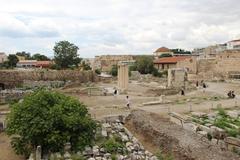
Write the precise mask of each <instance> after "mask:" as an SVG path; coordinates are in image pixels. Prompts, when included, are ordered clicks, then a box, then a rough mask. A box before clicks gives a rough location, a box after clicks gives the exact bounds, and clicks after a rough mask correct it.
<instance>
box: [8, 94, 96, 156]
mask: <svg viewBox="0 0 240 160" xmlns="http://www.w3.org/2000/svg"><path fill="white" fill-rule="evenodd" d="M7 123H8V126H7V133H8V135H10V136H13V137H14V138H12V146H13V148H14V150H15V151H16V153H18V154H22V155H26V156H27V155H28V154H29V153H30V152H31V150H32V149H34V148H36V146H38V145H41V146H42V148H43V149H44V150H43V151H44V152H49V151H50V152H59V151H62V150H63V147H64V144H65V143H67V142H70V143H71V145H72V149H73V150H74V151H76V150H81V149H83V148H84V147H85V145H87V144H89V143H91V142H92V139H93V137H94V132H95V128H96V123H95V121H93V120H92V119H91V117H90V116H89V114H88V111H87V108H86V106H85V105H83V104H82V103H80V102H79V101H78V100H76V99H74V98H71V97H68V96H65V95H63V94H60V93H57V92H51V91H47V90H38V91H36V92H34V93H32V94H31V95H29V96H26V97H25V98H24V99H23V101H22V102H21V103H15V104H13V105H12V106H11V112H10V114H9V115H8V117H7Z"/></svg>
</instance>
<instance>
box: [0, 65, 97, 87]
mask: <svg viewBox="0 0 240 160" xmlns="http://www.w3.org/2000/svg"><path fill="white" fill-rule="evenodd" d="M26 80H27V81H76V82H81V83H86V82H95V81H98V78H97V76H95V73H94V72H92V71H78V70H43V69H39V70H0V84H1V86H4V88H14V87H18V86H22V85H23V83H24V81H26ZM2 88H3V87H2Z"/></svg>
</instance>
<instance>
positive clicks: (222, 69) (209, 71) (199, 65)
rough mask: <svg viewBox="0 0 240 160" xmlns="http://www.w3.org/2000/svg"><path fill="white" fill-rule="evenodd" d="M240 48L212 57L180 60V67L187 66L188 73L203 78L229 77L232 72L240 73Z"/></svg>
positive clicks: (178, 65)
mask: <svg viewBox="0 0 240 160" xmlns="http://www.w3.org/2000/svg"><path fill="white" fill-rule="evenodd" d="M239 62H240V50H235V51H230V50H227V51H224V52H221V53H218V54H217V56H216V57H212V58H198V59H193V58H191V59H190V60H189V59H187V60H184V61H181V62H178V64H177V67H178V68H187V70H188V73H190V74H197V75H198V76H199V78H200V77H201V79H215V78H217V79H219V78H220V79H227V78H229V77H230V76H231V74H239V75H240V70H239V69H240V63H239Z"/></svg>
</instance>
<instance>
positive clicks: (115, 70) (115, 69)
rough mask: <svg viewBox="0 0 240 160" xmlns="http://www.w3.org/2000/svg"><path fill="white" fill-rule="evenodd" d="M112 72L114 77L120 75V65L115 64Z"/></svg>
mask: <svg viewBox="0 0 240 160" xmlns="http://www.w3.org/2000/svg"><path fill="white" fill-rule="evenodd" d="M110 74H111V75H112V76H114V77H116V76H117V75H118V66H117V65H113V66H112V69H111V71H110Z"/></svg>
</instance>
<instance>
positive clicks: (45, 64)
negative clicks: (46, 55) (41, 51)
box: [36, 61, 53, 68]
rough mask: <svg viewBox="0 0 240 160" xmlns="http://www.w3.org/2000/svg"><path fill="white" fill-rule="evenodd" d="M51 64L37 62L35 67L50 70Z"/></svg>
mask: <svg viewBox="0 0 240 160" xmlns="http://www.w3.org/2000/svg"><path fill="white" fill-rule="evenodd" d="M52 64H53V62H52V61H37V64H36V67H38V68H50V67H51V65H52Z"/></svg>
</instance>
